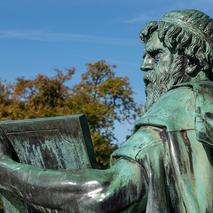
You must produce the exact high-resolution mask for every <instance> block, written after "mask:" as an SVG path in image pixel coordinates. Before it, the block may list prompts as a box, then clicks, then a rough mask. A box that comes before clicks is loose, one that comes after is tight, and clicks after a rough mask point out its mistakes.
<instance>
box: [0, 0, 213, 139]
mask: <svg viewBox="0 0 213 213" xmlns="http://www.w3.org/2000/svg"><path fill="white" fill-rule="evenodd" d="M192 8H193V9H199V10H202V11H203V12H205V13H207V14H208V15H210V16H212V17H213V0H155V1H154V0H152V1H148V0H146V1H144V0H131V1H130V0H84V1H83V0H78V1H77V0H60V1H59V0H36V1H32V0H31V1H30V0H6V1H4V0H0V74H1V75H0V79H1V80H7V81H8V82H12V81H14V80H15V78H16V77H19V76H25V77H26V78H32V77H34V76H35V75H36V74H38V73H44V74H47V75H50V76H51V75H54V71H53V70H54V68H56V67H57V68H61V69H65V68H68V67H75V68H76V75H75V77H74V78H73V81H72V82H70V84H72V83H75V82H77V81H78V80H79V79H80V74H81V73H82V72H84V71H85V64H87V63H92V62H95V61H97V60H100V59H104V60H106V62H107V63H109V64H115V65H117V66H118V68H117V69H116V71H117V73H118V75H125V76H128V77H129V79H130V83H131V85H132V87H133V90H134V93H135V98H136V101H137V102H139V103H143V102H144V100H145V97H144V90H143V81H142V79H143V76H142V73H141V71H140V69H139V67H140V64H141V59H142V54H143V45H142V44H141V43H140V41H139V37H138V35H139V32H140V30H141V29H142V28H143V26H144V25H145V24H146V23H147V22H148V21H150V20H157V19H158V18H159V17H160V16H161V15H162V14H163V13H165V12H167V11H170V10H175V9H192ZM128 128H130V126H129V125H128V126H126V125H122V127H119V128H117V130H116V135H117V136H118V138H119V140H120V141H123V140H124V138H125V136H126V134H127V131H126V129H128ZM118 129H120V130H118Z"/></svg>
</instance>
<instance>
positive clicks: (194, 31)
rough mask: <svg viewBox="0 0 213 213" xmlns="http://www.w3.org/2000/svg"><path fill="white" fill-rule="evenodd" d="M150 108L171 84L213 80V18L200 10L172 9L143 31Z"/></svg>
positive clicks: (145, 81) (148, 104)
mask: <svg viewBox="0 0 213 213" xmlns="http://www.w3.org/2000/svg"><path fill="white" fill-rule="evenodd" d="M140 38H141V40H142V41H143V42H144V43H145V50H144V61H143V64H142V66H141V69H142V70H143V71H144V83H145V87H146V90H145V91H146V96H147V100H146V104H145V108H146V109H148V108H149V107H150V106H151V105H152V103H154V102H155V101H156V100H157V99H158V98H159V97H160V96H161V95H162V94H163V93H165V92H166V91H168V90H169V89H170V88H171V87H172V86H174V85H176V84H179V83H184V82H195V81H203V80H213V20H212V19H211V18H210V17H209V16H208V15H206V14H204V13H202V12H200V11H197V10H183V11H172V12H169V13H167V14H165V15H164V16H163V17H162V18H161V19H160V20H159V21H152V22H150V23H149V24H148V25H147V26H146V27H145V28H144V29H143V30H142V32H141V33H140Z"/></svg>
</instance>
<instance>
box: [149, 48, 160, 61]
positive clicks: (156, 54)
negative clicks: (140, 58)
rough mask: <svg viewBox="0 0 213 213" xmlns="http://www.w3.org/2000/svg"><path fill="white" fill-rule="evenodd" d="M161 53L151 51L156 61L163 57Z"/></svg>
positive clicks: (150, 53)
mask: <svg viewBox="0 0 213 213" xmlns="http://www.w3.org/2000/svg"><path fill="white" fill-rule="evenodd" d="M161 53H162V52H161V51H160V50H154V51H151V52H149V55H150V56H151V57H152V58H153V59H155V60H159V58H160V56H161Z"/></svg>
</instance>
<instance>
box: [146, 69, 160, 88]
mask: <svg viewBox="0 0 213 213" xmlns="http://www.w3.org/2000/svg"><path fill="white" fill-rule="evenodd" d="M143 81H144V83H145V86H147V85H148V84H150V83H152V84H153V83H155V82H156V81H157V76H156V74H155V73H154V72H153V71H149V72H145V73H144V75H143Z"/></svg>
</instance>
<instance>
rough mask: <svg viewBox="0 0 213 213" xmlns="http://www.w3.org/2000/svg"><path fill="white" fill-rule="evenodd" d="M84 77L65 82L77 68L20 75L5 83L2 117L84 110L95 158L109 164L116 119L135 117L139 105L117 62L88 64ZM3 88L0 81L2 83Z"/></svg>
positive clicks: (114, 146) (26, 116)
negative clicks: (70, 84) (118, 71)
mask: <svg viewBox="0 0 213 213" xmlns="http://www.w3.org/2000/svg"><path fill="white" fill-rule="evenodd" d="M86 68H87V70H86V72H84V73H83V74H82V76H81V81H80V82H79V83H77V84H75V85H74V86H73V87H68V86H66V85H67V83H68V81H69V80H71V78H72V76H73V75H74V72H75V70H74V69H73V68H71V69H67V70H66V72H63V71H62V70H59V69H57V70H56V75H55V76H53V77H48V76H46V75H43V74H39V75H37V76H36V77H35V78H34V79H31V80H30V79H25V78H17V80H16V82H15V83H14V84H13V86H11V85H4V87H5V89H4V90H5V91H7V92H5V93H2V94H5V95H2V97H1V96H0V104H1V98H2V100H3V101H2V104H3V105H1V106H2V108H3V110H2V111H4V113H1V114H0V117H1V119H28V118H37V117H49V116H57V115H66V114H79V113H84V114H86V116H87V118H88V122H89V125H90V130H91V136H92V140H93V145H94V150H95V154H96V159H97V162H98V165H99V166H100V167H107V166H108V164H109V156H110V154H111V152H112V151H113V150H114V149H115V148H116V145H114V144H113V143H112V141H114V140H115V139H116V138H115V135H114V132H113V130H114V124H115V122H116V121H117V122H122V121H130V120H132V119H134V118H135V115H136V113H137V107H136V104H135V102H134V100H133V92H132V89H131V87H130V84H129V81H128V78H127V77H118V76H116V74H115V71H114V69H115V68H116V66H115V65H108V64H107V63H106V62H105V61H103V60H101V61H97V62H96V63H93V64H87V66H86ZM0 91H1V85H0Z"/></svg>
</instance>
